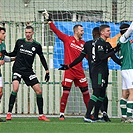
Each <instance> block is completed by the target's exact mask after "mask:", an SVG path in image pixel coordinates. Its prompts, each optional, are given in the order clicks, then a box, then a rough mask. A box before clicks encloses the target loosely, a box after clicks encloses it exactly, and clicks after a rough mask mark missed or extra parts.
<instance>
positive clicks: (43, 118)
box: [38, 115, 50, 122]
mask: <svg viewBox="0 0 133 133" xmlns="http://www.w3.org/2000/svg"><path fill="white" fill-rule="evenodd" d="M38 120H41V121H47V122H49V121H50V120H49V119H48V118H47V117H46V116H45V115H41V116H39V117H38Z"/></svg>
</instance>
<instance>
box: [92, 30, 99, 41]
mask: <svg viewBox="0 0 133 133" xmlns="http://www.w3.org/2000/svg"><path fill="white" fill-rule="evenodd" d="M92 36H93V39H97V38H99V37H100V32H99V27H95V28H93V30H92Z"/></svg>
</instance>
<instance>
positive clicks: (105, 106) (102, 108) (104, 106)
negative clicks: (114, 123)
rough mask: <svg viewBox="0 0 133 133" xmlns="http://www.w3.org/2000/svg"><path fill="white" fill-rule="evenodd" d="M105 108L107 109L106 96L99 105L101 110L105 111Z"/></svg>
mask: <svg viewBox="0 0 133 133" xmlns="http://www.w3.org/2000/svg"><path fill="white" fill-rule="evenodd" d="M107 110H108V97H107V96H105V98H104V100H103V103H102V106H101V112H103V111H105V112H106V113H107Z"/></svg>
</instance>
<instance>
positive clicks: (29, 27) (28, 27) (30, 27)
mask: <svg viewBox="0 0 133 133" xmlns="http://www.w3.org/2000/svg"><path fill="white" fill-rule="evenodd" d="M25 29H32V31H34V28H33V27H32V26H29V25H28V26H26V28H25Z"/></svg>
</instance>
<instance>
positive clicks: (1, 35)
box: [0, 26, 13, 122]
mask: <svg viewBox="0 0 133 133" xmlns="http://www.w3.org/2000/svg"><path fill="white" fill-rule="evenodd" d="M5 37H6V29H5V28H4V27H2V26H0V67H1V66H2V65H4V64H5V62H10V61H12V60H13V59H11V58H8V57H5V56H4V53H5V50H6V46H5V43H3V41H4V40H5ZM2 89H3V81H2V74H1V68H0V102H1V98H2V95H3V92H2ZM0 122H5V120H2V119H1V118H0Z"/></svg>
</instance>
